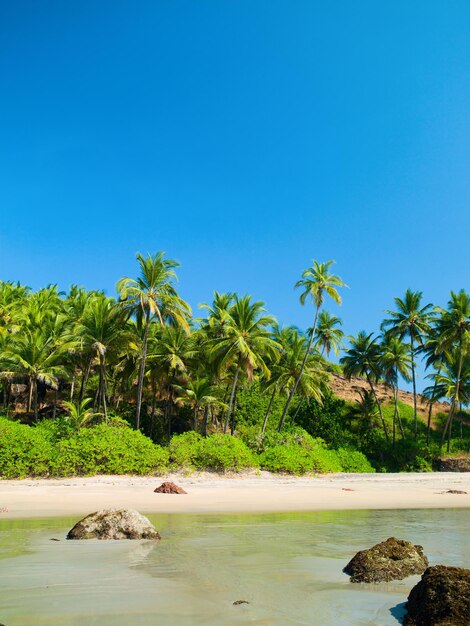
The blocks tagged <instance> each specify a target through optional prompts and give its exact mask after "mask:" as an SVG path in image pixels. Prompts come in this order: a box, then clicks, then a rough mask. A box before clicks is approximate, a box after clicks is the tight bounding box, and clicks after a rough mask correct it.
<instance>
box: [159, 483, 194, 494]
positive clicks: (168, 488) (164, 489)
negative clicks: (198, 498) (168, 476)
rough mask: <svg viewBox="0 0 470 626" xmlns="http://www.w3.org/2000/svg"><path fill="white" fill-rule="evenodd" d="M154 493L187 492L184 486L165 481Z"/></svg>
mask: <svg viewBox="0 0 470 626" xmlns="http://www.w3.org/2000/svg"><path fill="white" fill-rule="evenodd" d="M154 493H187V492H186V491H185V490H184V489H183V488H182V487H179V486H178V485H176V484H175V483H170V482H165V483H162V484H161V485H160V487H157V488H156V489H154Z"/></svg>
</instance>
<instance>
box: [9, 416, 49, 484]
mask: <svg viewBox="0 0 470 626" xmlns="http://www.w3.org/2000/svg"><path fill="white" fill-rule="evenodd" d="M52 456H53V447H52V444H51V442H50V441H49V440H48V439H47V437H45V436H44V434H43V433H42V432H41V431H39V430H38V429H36V428H31V426H26V425H25V424H18V423H17V422H12V421H10V420H7V419H5V418H0V477H2V478H25V477H26V476H47V475H49V474H50V460H51V458H52Z"/></svg>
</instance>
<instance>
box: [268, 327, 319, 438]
mask: <svg viewBox="0 0 470 626" xmlns="http://www.w3.org/2000/svg"><path fill="white" fill-rule="evenodd" d="M306 344H307V339H306V338H305V337H304V336H302V335H301V334H300V333H299V332H298V331H297V330H296V329H292V328H290V329H288V333H287V337H286V339H285V344H284V350H283V351H282V353H281V358H280V360H279V363H278V364H277V365H276V366H275V368H274V373H273V385H275V388H277V389H279V390H280V391H282V392H284V393H287V394H289V393H290V392H291V391H292V388H293V386H294V385H295V383H296V382H297V389H298V390H299V391H300V393H301V396H302V399H304V398H315V400H317V402H319V403H321V402H322V400H323V393H322V386H323V385H324V384H325V383H326V382H327V378H328V375H327V373H326V371H325V369H324V367H323V361H322V359H321V357H320V355H319V354H318V352H316V353H310V354H309V355H308V358H307V360H306V361H305V362H304V356H305V349H306V348H305V347H306ZM285 419H286V413H285V412H284V411H283V413H282V415H281V418H280V420H279V424H278V427H277V429H278V432H281V431H282V429H283V427H284V422H285Z"/></svg>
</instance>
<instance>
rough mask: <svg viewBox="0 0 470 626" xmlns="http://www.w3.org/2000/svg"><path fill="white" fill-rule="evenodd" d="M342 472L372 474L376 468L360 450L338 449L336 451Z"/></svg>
mask: <svg viewBox="0 0 470 626" xmlns="http://www.w3.org/2000/svg"><path fill="white" fill-rule="evenodd" d="M335 453H336V456H337V458H338V461H339V463H340V464H341V471H342V472H355V473H361V474H362V473H364V474H366V473H372V472H374V471H375V470H374V468H373V467H372V465H371V464H370V463H369V461H368V460H367V457H366V456H365V455H364V454H362V452H359V451H358V450H350V449H347V448H338V450H335Z"/></svg>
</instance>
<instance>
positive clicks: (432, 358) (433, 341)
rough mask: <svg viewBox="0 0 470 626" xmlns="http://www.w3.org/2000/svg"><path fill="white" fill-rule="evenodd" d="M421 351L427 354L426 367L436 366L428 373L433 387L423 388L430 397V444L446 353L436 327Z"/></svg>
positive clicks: (427, 427)
mask: <svg viewBox="0 0 470 626" xmlns="http://www.w3.org/2000/svg"><path fill="white" fill-rule="evenodd" d="M419 352H420V353H422V354H424V355H425V356H426V360H425V368H426V369H429V368H430V367H432V368H434V370H435V371H434V373H431V374H428V375H427V376H426V378H428V379H432V380H434V385H433V386H432V387H426V389H424V390H423V396H424V397H425V398H427V399H428V404H429V406H428V420H427V426H426V444H427V445H429V440H430V437H431V418H432V409H433V406H434V403H435V402H436V401H437V400H438V399H439V398H438V396H437V395H436V392H437V376H438V375H439V374H440V373H441V370H442V366H443V359H444V355H443V354H442V353H441V352H440V346H439V338H438V336H437V333H436V329H435V328H431V329H430V331H429V334H428V337H427V338H426V341H425V342H424V343H423V344H422V345H421V346H420V348H419Z"/></svg>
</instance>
